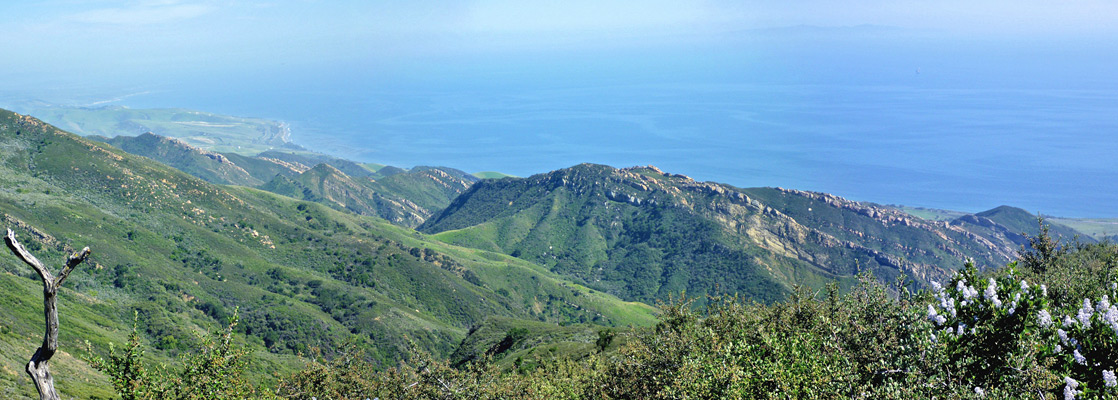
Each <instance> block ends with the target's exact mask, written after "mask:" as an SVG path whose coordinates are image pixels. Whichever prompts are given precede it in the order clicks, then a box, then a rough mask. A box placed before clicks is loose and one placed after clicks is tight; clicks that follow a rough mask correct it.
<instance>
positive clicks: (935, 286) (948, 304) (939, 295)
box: [928, 281, 958, 326]
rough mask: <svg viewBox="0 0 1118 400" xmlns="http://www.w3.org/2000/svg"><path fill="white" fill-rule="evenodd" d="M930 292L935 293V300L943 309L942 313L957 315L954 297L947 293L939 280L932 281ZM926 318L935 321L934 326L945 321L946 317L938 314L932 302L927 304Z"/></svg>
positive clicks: (953, 316) (952, 316)
mask: <svg viewBox="0 0 1118 400" xmlns="http://www.w3.org/2000/svg"><path fill="white" fill-rule="evenodd" d="M932 293H935V296H936V300H938V301H939V307H940V308H942V309H943V312H944V313H947V314H950V315H951V318H955V316H956V315H958V311H957V310H955V299H954V298H952V297H951V296H948V295H947V291H946V290H944V288H943V286H942V285H940V284H939V282H936V281H932ZM928 319H929V320H931V321H932V322H935V323H936V326H940V325H943V324H944V323H945V322H947V317H946V316H944V315H939V313H938V312H937V311H936V307H935V305H934V304H928Z"/></svg>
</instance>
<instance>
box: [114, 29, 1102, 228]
mask: <svg viewBox="0 0 1118 400" xmlns="http://www.w3.org/2000/svg"><path fill="white" fill-rule="evenodd" d="M874 43H875V45H873V46H853V45H851V44H850V43H846V42H842V43H833V42H827V41H820V40H811V41H809V42H800V43H796V44H795V45H790V46H787V48H782V47H780V46H778V45H777V44H773V43H766V44H763V45H741V46H729V47H728V46H724V45H723V46H719V47H710V48H690V47H681V48H676V49H672V50H671V51H667V52H665V51H664V50H663V49H656V50H655V51H651V50H650V51H647V52H642V51H630V52H628V53H622V54H609V55H608V57H607V56H606V55H605V54H603V53H601V52H591V53H572V54H563V53H561V52H560V53H555V52H550V53H547V55H546V56H544V55H533V54H525V55H517V56H516V57H512V58H492V59H489V58H485V57H472V58H469V59H461V58H451V57H447V58H445V59H443V58H438V57H431V58H428V59H423V60H421V61H413V62H412V63H410V64H406V65H388V66H378V65H366V64H361V63H356V64H351V65H341V66H334V67H331V69H325V70H324V69H315V68H309V67H308V68H302V67H291V68H286V69H285V68H277V69H274V70H266V71H242V72H241V73H227V74H224V75H216V76H192V77H184V78H183V79H182V80H181V81H168V82H157V83H151V84H148V85H147V86H142V87H140V89H142V90H139V94H136V95H133V96H130V97H126V98H123V99H122V100H120V101H117V102H116V104H122V105H127V106H131V107H184V108H194V109H200V110H205V111H210V112H216V113H224V114H233V115H242V116H252V117H265V118H273V119H277V120H283V121H286V122H288V123H290V124H291V126H292V127H293V140H294V141H295V142H296V143H297V144H300V145H303V146H305V147H307V148H309V149H313V150H317V151H322V152H326V153H331V154H334V155H338V156H341V157H345V158H350V159H354V160H360V161H365V162H376V163H382V164H389V165H396V166H401V167H411V166H415V165H442V166H449V167H454V168H459V169H462V170H465V171H469V172H478V171H500V172H504V173H509V174H514V175H518V176H528V175H531V174H536V173H542V172H546V171H550V170H554V169H558V168H564V167H568V166H571V165H574V164H578V163H584V162H590V163H601V164H608V165H612V166H617V167H626V166H633V165H656V166H658V167H660V168H661V169H663V170H665V171H668V172H673V173H680V174H685V175H688V176H691V177H692V178H694V179H697V180H704V181H717V182H723V183H728V184H732V185H735V186H741V187H752V186H779V187H786V188H795V189H804V190H813V191H822V192H829V193H834V194H837V195H840V196H843V197H846V198H849V199H853V200H863V201H872V202H877V203H883V204H903V205H909V206H922V207H933V208H944V209H952V210H961V211H971V212H976V211H981V210H985V209H989V208H993V207H996V206H999V205H1002V204H1007V205H1013V206H1018V207H1022V208H1025V209H1027V210H1029V211H1030V212H1034V213H1042V214H1047V215H1055V216H1063V217H1118V207H1116V206H1118V160H1116V158H1115V154H1118V74H1116V72H1115V71H1114V70H1113V68H1112V67H1113V66H1114V65H1118V63H1116V62H1115V61H1118V58H1116V57H1115V56H1112V55H1101V54H1099V53H1097V52H1094V51H1078V50H1074V49H1073V50H1067V49H1066V48H1065V47H1064V46H1062V45H1059V44H1051V45H1048V46H1047V47H1046V46H1044V45H1030V46H1026V47H1022V48H1020V49H1016V50H1014V49H1013V48H1004V47H1005V46H1004V45H1003V44H1001V43H988V44H968V45H966V46H954V47H953V44H951V43H942V42H936V43H923V44H916V45H913V44H912V43H911V42H900V41H898V42H890V41H877V42H874ZM758 49H760V50H758Z"/></svg>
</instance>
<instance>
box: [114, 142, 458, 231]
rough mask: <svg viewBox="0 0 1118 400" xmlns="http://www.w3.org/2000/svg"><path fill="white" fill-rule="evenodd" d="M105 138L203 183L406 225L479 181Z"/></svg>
mask: <svg viewBox="0 0 1118 400" xmlns="http://www.w3.org/2000/svg"><path fill="white" fill-rule="evenodd" d="M96 139H99V140H102V138H96ZM103 140H104V141H106V142H107V143H109V144H112V145H113V146H116V147H118V148H120V149H122V150H124V151H127V152H129V153H132V154H136V155H140V156H144V157H148V158H151V159H153V160H156V161H159V162H161V163H164V164H167V165H168V166H171V167H173V168H176V169H178V170H180V171H183V172H186V173H188V174H191V175H194V176H196V177H199V178H202V179H204V180H206V181H207V182H211V183H219V184H227V185H240V186H251V187H256V188H260V189H264V190H267V191H270V192H273V193H278V194H282V195H285V196H288V197H294V198H296V199H301V200H307V201H314V202H318V203H322V204H326V205H329V206H330V207H333V208H335V209H339V210H348V211H351V212H354V213H357V214H361V215H375V216H378V217H381V218H384V219H386V220H388V221H389V222H392V223H394V224H396V225H400V226H407V227H415V226H417V225H419V224H420V223H422V222H423V221H424V220H425V219H426V218H427V217H429V216H431V214H433V213H434V212H436V211H438V210H440V209H442V208H443V207H446V206H447V205H448V204H450V201H451V200H452V199H454V198H455V197H457V196H458V195H459V194H462V192H465V191H466V189H467V188H469V187H470V185H472V184H473V183H474V182H477V181H478V178H477V177H474V176H473V175H470V174H467V173H465V172H462V171H459V170H456V169H453V168H446V167H424V166H420V167H415V168H412V169H410V170H405V169H402V168H395V167H387V166H386V167H381V168H378V169H376V170H375V171H374V170H372V169H370V168H367V167H365V166H364V165H362V164H359V163H356V162H353V161H349V160H343V159H340V158H336V157H331V156H327V155H323V154H316V153H310V152H281V151H266V152H263V153H260V154H258V155H255V156H246V155H240V154H236V153H227V154H220V153H214V152H210V151H206V150H202V149H200V148H197V147H192V146H190V145H189V144H187V143H186V142H183V141H181V140H179V139H173V138H165V137H161V136H157V135H153V134H150V133H146V134H143V135H139V136H116V137H114V138H111V139H103Z"/></svg>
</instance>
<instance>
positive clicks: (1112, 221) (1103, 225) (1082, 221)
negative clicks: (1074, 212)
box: [1045, 217, 1118, 242]
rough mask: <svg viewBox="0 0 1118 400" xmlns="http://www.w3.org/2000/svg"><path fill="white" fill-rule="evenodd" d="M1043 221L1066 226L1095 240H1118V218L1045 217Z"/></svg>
mask: <svg viewBox="0 0 1118 400" xmlns="http://www.w3.org/2000/svg"><path fill="white" fill-rule="evenodd" d="M1045 221H1050V222H1054V223H1058V224H1062V225H1065V226H1068V227H1070V228H1072V229H1075V230H1076V231H1078V232H1080V233H1082V234H1084V235H1087V236H1090V237H1092V238H1094V239H1095V240H1100V241H1101V240H1104V239H1110V241H1112V242H1113V241H1116V240H1118V218H1058V217H1046V218H1045Z"/></svg>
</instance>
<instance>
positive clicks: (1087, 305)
mask: <svg viewBox="0 0 1118 400" xmlns="http://www.w3.org/2000/svg"><path fill="white" fill-rule="evenodd" d="M1094 313H1095V308H1094V307H1092V306H1091V299H1083V307H1080V308H1079V313H1077V314H1076V315H1075V318H1076V319H1078V320H1079V324H1080V325H1082V326H1083V329H1090V328H1091V315H1094Z"/></svg>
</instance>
